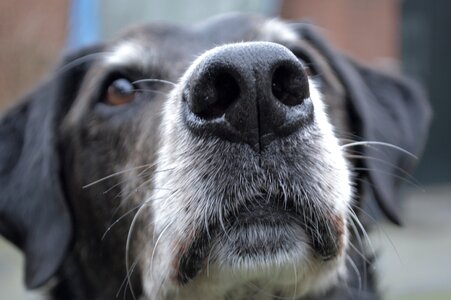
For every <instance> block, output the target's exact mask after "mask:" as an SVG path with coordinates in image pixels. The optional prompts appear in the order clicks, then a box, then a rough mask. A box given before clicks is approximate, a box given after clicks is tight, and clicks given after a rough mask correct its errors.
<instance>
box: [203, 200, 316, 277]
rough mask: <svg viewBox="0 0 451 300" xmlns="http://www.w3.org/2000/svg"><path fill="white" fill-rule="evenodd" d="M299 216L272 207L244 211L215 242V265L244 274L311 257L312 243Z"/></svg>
mask: <svg viewBox="0 0 451 300" xmlns="http://www.w3.org/2000/svg"><path fill="white" fill-rule="evenodd" d="M301 223H302V222H299V219H298V218H296V216H295V215H294V214H293V213H291V212H289V211H284V210H283V209H277V207H273V206H263V205H262V206H257V207H253V208H243V209H241V211H240V212H239V213H238V214H236V215H235V216H234V217H233V218H231V219H229V220H228V224H226V225H224V226H225V228H223V230H222V231H221V233H220V234H219V235H218V237H217V238H216V241H215V243H214V244H213V245H214V246H213V249H212V255H213V257H214V259H215V261H216V262H218V263H219V264H221V265H222V266H224V267H230V268H232V269H234V270H240V271H242V272H250V273H252V272H254V271H257V272H259V271H261V270H262V269H265V268H274V267H276V268H277V267H280V266H284V265H286V264H290V265H292V264H293V263H295V262H299V261H303V260H305V259H306V258H307V257H309V256H311V250H310V246H309V244H310V241H309V238H308V236H307V234H306V232H305V230H304V229H303V226H302V224H301Z"/></svg>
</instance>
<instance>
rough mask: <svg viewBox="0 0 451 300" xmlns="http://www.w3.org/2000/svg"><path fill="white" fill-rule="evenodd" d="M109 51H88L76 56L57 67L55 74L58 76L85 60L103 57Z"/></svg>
mask: <svg viewBox="0 0 451 300" xmlns="http://www.w3.org/2000/svg"><path fill="white" fill-rule="evenodd" d="M110 53H111V52H95V53H89V54H86V55H84V56H81V57H78V58H76V59H74V60H73V61H71V62H69V63H67V64H65V65H64V66H62V67H61V68H59V69H57V70H56V71H55V75H56V76H60V75H62V74H64V73H66V72H67V71H70V70H72V69H73V68H75V67H78V66H79V65H81V64H83V63H85V62H89V61H91V60H96V59H98V58H99V57H100V58H101V57H104V56H106V55H108V54H110Z"/></svg>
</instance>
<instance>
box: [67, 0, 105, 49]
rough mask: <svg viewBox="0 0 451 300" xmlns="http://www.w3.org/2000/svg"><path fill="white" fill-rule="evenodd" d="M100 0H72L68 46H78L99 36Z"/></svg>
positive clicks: (72, 47)
mask: <svg viewBox="0 0 451 300" xmlns="http://www.w3.org/2000/svg"><path fill="white" fill-rule="evenodd" d="M100 18H101V14H100V0H72V2H71V7H70V22H69V38H68V45H67V46H68V48H70V49H74V48H80V47H83V46H86V45H90V44H93V43H96V42H98V41H99V40H100V38H101V32H100V24H101V20H100Z"/></svg>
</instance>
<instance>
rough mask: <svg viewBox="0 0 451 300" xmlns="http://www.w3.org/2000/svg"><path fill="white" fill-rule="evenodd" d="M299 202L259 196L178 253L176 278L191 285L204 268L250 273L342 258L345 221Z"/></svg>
mask: <svg viewBox="0 0 451 300" xmlns="http://www.w3.org/2000/svg"><path fill="white" fill-rule="evenodd" d="M298 203H302V201H300V200H297V201H295V200H294V199H292V198H286V197H284V196H282V195H277V196H268V195H259V196H258V197H252V198H250V199H248V200H247V201H244V202H242V203H241V204H240V205H238V206H236V207H234V208H233V209H231V210H230V211H228V212H226V213H225V214H224V216H223V218H222V219H221V218H220V219H219V220H217V221H215V222H212V224H210V226H209V227H208V230H201V231H199V232H198V233H196V234H195V235H194V238H193V239H192V240H191V241H190V242H189V243H188V244H190V246H189V247H185V248H184V249H183V252H181V253H179V254H180V255H179V257H178V258H177V260H178V263H177V264H175V265H176V267H177V270H176V274H177V275H176V276H177V277H176V278H177V280H178V281H179V282H180V283H182V284H184V283H187V282H189V281H191V280H192V279H194V278H195V277H196V276H197V275H198V274H199V273H200V272H201V271H202V270H203V269H204V267H205V266H206V265H217V266H219V267H220V268H225V269H232V270H234V271H240V272H241V271H243V272H247V273H249V272H250V273H252V272H254V271H255V270H261V269H262V268H263V269H265V268H266V269H270V268H273V267H280V266H282V265H284V264H290V265H291V264H293V263H296V262H299V261H300V260H303V259H304V258H306V257H314V258H315V259H318V260H319V261H322V262H327V261H330V260H333V259H334V258H336V257H337V256H339V254H340V252H341V251H342V247H343V245H342V243H343V242H342V241H343V236H342V235H343V232H344V220H341V219H340V218H339V217H338V216H336V217H335V216H332V215H327V213H326V212H323V211H322V210H321V209H319V208H318V207H315V206H314V205H313V204H311V203H310V204H308V205H305V206H301V205H298Z"/></svg>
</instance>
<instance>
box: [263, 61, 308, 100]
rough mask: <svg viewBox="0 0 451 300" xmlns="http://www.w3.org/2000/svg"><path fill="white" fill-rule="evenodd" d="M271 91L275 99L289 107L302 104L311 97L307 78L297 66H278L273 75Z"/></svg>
mask: <svg viewBox="0 0 451 300" xmlns="http://www.w3.org/2000/svg"><path fill="white" fill-rule="evenodd" d="M271 89H272V94H273V95H274V97H275V98H276V99H277V100H279V101H280V102H282V103H283V104H285V105H288V106H295V105H299V104H302V103H303V102H304V100H305V99H306V98H308V97H309V86H308V79H307V76H306V74H305V73H304V71H303V70H301V69H299V67H297V66H292V65H281V66H278V67H277V68H276V70H275V71H274V73H273V77H272V82H271Z"/></svg>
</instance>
